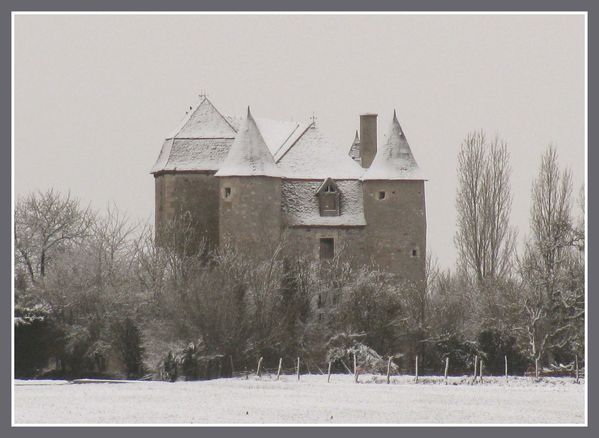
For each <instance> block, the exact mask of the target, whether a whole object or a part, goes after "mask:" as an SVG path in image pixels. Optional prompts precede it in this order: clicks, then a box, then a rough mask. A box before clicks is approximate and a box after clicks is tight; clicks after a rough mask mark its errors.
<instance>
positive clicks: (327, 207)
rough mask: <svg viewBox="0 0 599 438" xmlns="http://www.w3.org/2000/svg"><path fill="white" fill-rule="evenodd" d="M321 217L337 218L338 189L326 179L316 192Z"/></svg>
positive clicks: (330, 180)
mask: <svg viewBox="0 0 599 438" xmlns="http://www.w3.org/2000/svg"><path fill="white" fill-rule="evenodd" d="M316 196H317V198H318V207H319V210H320V215H321V216H339V211H340V209H339V188H338V187H337V184H335V181H333V180H332V179H331V178H327V179H325V180H324V182H323V183H322V184H321V185H320V187H319V188H318V190H317V191H316Z"/></svg>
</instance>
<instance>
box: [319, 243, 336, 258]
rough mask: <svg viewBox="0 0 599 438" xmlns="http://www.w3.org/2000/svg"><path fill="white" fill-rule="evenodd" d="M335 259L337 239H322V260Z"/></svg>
mask: <svg viewBox="0 0 599 438" xmlns="http://www.w3.org/2000/svg"><path fill="white" fill-rule="evenodd" d="M333 257H335V239H331V238H323V239H320V260H330V259H332V258H333Z"/></svg>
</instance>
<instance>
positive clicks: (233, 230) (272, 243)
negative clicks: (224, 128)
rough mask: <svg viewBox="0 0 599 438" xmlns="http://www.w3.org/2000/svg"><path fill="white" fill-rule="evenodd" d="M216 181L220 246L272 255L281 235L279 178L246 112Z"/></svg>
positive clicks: (250, 116)
mask: <svg viewBox="0 0 599 438" xmlns="http://www.w3.org/2000/svg"><path fill="white" fill-rule="evenodd" d="M216 177H217V178H218V180H219V192H220V198H221V200H220V210H219V229H220V237H221V246H232V247H234V248H235V249H236V250H238V251H240V252H243V253H244V254H252V255H255V256H258V257H263V256H267V255H269V254H272V253H273V250H274V248H275V247H276V245H277V243H278V241H279V238H280V235H281V227H282V223H281V186H282V178H281V174H280V172H279V170H278V169H277V166H276V165H275V161H274V158H273V156H272V154H271V152H270V151H269V149H268V146H267V145H266V142H265V141H264V138H263V136H262V134H261V133H260V130H259V128H258V126H257V124H256V121H255V120H254V118H253V117H252V114H251V112H250V109H249V108H248V112H247V117H246V119H245V121H244V122H243V125H242V126H241V128H240V129H239V131H238V133H237V137H235V141H234V142H233V145H232V146H231V150H230V152H229V154H228V155H227V158H226V159H225V161H224V162H223V164H222V166H221V168H220V169H219V171H218V172H216Z"/></svg>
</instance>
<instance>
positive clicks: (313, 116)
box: [310, 111, 318, 124]
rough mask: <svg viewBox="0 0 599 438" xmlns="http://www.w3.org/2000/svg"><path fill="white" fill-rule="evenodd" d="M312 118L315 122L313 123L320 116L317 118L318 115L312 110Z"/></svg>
mask: <svg viewBox="0 0 599 438" xmlns="http://www.w3.org/2000/svg"><path fill="white" fill-rule="evenodd" d="M310 119H311V120H312V123H313V124H316V120H317V119H318V118H317V117H316V115H315V114H314V111H312V117H310Z"/></svg>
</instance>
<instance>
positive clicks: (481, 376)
mask: <svg viewBox="0 0 599 438" xmlns="http://www.w3.org/2000/svg"><path fill="white" fill-rule="evenodd" d="M483 364H484V362H483V360H482V359H481V360H480V383H483Z"/></svg>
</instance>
